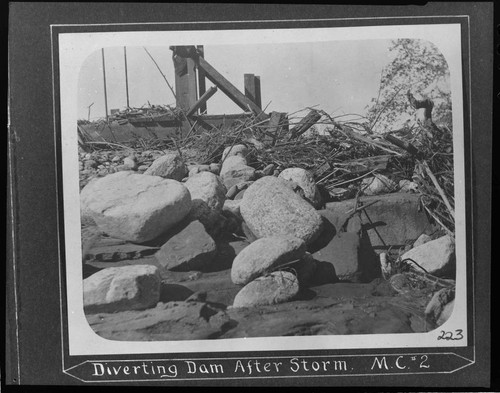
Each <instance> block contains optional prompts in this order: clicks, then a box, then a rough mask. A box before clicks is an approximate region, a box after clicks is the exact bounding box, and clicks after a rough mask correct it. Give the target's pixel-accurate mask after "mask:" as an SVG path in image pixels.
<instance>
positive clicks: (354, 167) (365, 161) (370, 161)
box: [336, 155, 391, 174]
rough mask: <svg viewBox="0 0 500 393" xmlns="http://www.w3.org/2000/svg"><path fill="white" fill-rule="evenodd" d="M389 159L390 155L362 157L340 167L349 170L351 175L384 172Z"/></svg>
mask: <svg viewBox="0 0 500 393" xmlns="http://www.w3.org/2000/svg"><path fill="white" fill-rule="evenodd" d="M390 157H391V156H390V155H383V156H374V157H364V158H359V159H357V160H351V161H347V162H346V163H344V164H342V166H343V167H344V168H345V169H347V170H349V172H351V173H352V174H360V173H364V172H369V171H373V170H385V169H387V164H388V162H389V159H390ZM336 165H339V164H336Z"/></svg>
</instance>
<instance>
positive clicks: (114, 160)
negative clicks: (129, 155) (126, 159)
mask: <svg viewBox="0 0 500 393" xmlns="http://www.w3.org/2000/svg"><path fill="white" fill-rule="evenodd" d="M118 161H120V156H114V157H113V158H112V160H111V162H118Z"/></svg>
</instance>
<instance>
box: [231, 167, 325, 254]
mask: <svg viewBox="0 0 500 393" xmlns="http://www.w3.org/2000/svg"><path fill="white" fill-rule="evenodd" d="M240 212H241V215H242V217H243V219H244V220H245V222H246V224H247V225H248V227H249V229H250V230H251V232H252V233H253V234H254V235H255V236H257V237H258V238H261V237H271V236H280V237H290V236H291V237H298V238H299V239H302V240H304V242H305V243H306V244H309V243H311V242H312V241H314V240H315V239H316V238H317V237H318V236H319V235H320V233H321V230H322V227H323V222H322V218H321V216H320V215H319V213H318V212H317V211H316V210H315V209H314V207H313V206H311V204H309V203H308V202H306V201H305V200H304V199H302V198H301V197H300V196H299V195H297V194H295V193H294V192H293V191H292V190H291V189H290V188H289V187H288V186H287V182H286V181H285V180H283V179H278V178H276V177H274V176H265V177H262V178H260V179H259V180H257V181H256V182H255V183H253V184H252V185H251V186H250V187H249V188H248V189H247V190H246V192H245V194H244V195H243V199H242V200H241V204H240Z"/></svg>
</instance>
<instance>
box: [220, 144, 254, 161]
mask: <svg viewBox="0 0 500 393" xmlns="http://www.w3.org/2000/svg"><path fill="white" fill-rule="evenodd" d="M248 153H249V150H248V148H247V147H246V146H245V145H234V146H228V147H226V148H225V149H224V152H223V153H222V160H223V161H225V160H226V157H232V156H241V157H245V158H246V157H247V155H248Z"/></svg>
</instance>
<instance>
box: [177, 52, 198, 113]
mask: <svg viewBox="0 0 500 393" xmlns="http://www.w3.org/2000/svg"><path fill="white" fill-rule="evenodd" d="M175 48H176V50H182V49H183V48H184V47H175ZM175 61H178V62H180V63H183V66H184V64H185V68H184V67H182V72H176V73H175V95H176V98H177V107H179V108H181V109H184V110H185V111H187V110H189V108H191V107H192V106H193V105H194V104H195V103H196V100H197V99H198V97H197V92H196V63H195V61H194V60H193V59H191V58H189V57H188V58H182V57H180V56H179V55H177V54H176V53H175V51H174V62H175Z"/></svg>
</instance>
